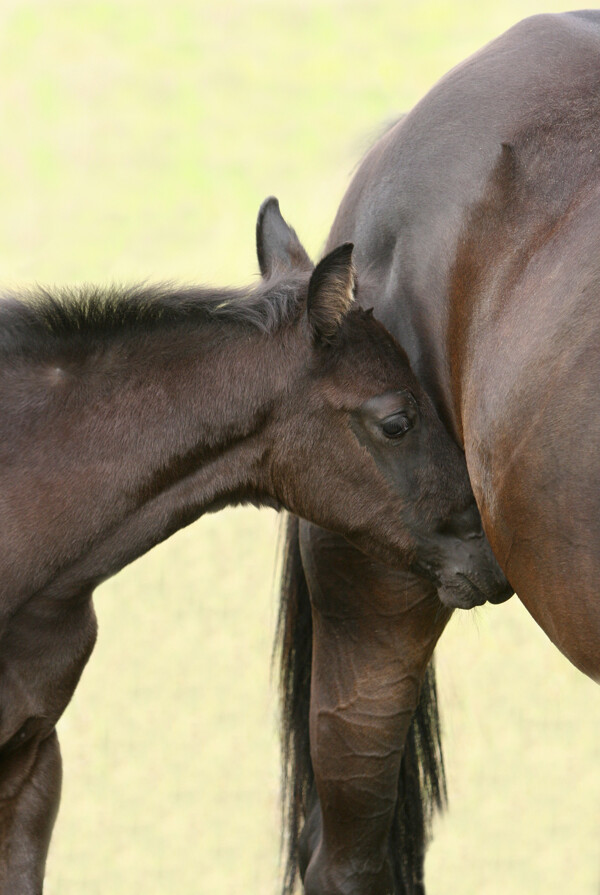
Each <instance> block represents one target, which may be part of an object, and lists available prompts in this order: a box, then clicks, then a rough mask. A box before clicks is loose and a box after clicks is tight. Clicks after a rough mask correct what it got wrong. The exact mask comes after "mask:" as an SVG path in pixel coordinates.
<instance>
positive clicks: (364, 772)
mask: <svg viewBox="0 0 600 895" xmlns="http://www.w3.org/2000/svg"><path fill="white" fill-rule="evenodd" d="M300 545H301V551H302V561H303V565H304V569H305V573H306V579H307V583H308V587H309V591H310V597H311V603H312V613H313V665H312V689H311V711H310V738H311V757H312V762H313V767H314V772H315V782H316V789H317V793H318V800H317V799H316V798H313V799H312V800H311V801H312V806H311V810H310V813H309V817H308V818H307V827H306V830H305V835H304V837H303V842H302V844H301V849H300V851H301V861H302V863H304V864H305V865H307V866H306V873H305V877H304V886H305V891H306V893H307V895H387V893H389V892H390V891H391V890H392V883H391V869H390V867H389V861H388V856H387V846H388V837H389V833H390V827H391V824H392V820H393V816H394V810H395V803H396V797H397V788H398V775H399V770H400V762H401V758H402V751H403V746H404V742H405V739H406V735H407V732H408V728H409V726H410V722H411V718H412V716H413V714H414V712H415V709H416V707H417V704H418V701H419V691H420V687H421V683H422V680H423V676H424V674H425V671H426V668H427V665H428V663H429V660H430V659H431V655H432V653H433V649H434V647H435V644H436V642H437V640H438V638H439V636H440V634H441V633H442V631H443V629H444V627H445V625H446V623H447V621H448V618H449V616H450V613H449V611H448V610H446V609H445V608H444V607H443V606H442V604H441V603H440V602H439V600H438V598H437V595H436V592H435V588H433V587H432V586H430V585H429V584H427V583H425V582H424V581H423V580H422V579H420V578H416V577H414V576H412V575H410V574H408V573H404V572H399V571H396V570H392V569H390V568H387V567H386V566H383V565H382V564H380V563H377V562H374V561H373V560H372V559H370V558H369V557H367V556H366V555H365V554H363V553H361V552H360V551H358V550H357V549H355V548H353V547H351V546H350V545H349V544H348V543H347V542H346V541H345V540H344V539H343V538H340V537H338V536H336V535H332V534H331V533H329V532H326V531H323V530H322V529H319V528H316V527H315V526H312V525H309V524H308V523H302V524H301V528H300Z"/></svg>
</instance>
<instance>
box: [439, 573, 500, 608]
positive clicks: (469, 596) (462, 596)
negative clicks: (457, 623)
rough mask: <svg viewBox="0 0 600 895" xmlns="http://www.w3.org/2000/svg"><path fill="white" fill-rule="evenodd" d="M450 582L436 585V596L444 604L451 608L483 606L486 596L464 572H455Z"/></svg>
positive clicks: (486, 599)
mask: <svg viewBox="0 0 600 895" xmlns="http://www.w3.org/2000/svg"><path fill="white" fill-rule="evenodd" d="M455 579H456V580H453V581H451V582H448V581H445V582H442V583H441V584H440V585H439V586H438V597H439V598H440V600H441V601H442V603H443V604H444V605H445V606H449V607H450V608H451V609H473V607H474V606H483V604H484V603H487V601H488V598H487V596H486V594H485V593H484V592H483V591H482V590H481V588H480V587H478V586H477V584H475V582H474V581H472V580H471V578H469V576H468V575H465V573H464V572H457V573H456V575H455Z"/></svg>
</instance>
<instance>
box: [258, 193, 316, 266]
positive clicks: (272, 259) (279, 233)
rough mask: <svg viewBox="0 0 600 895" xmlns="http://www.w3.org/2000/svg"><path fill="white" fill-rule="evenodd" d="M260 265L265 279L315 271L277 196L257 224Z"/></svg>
mask: <svg viewBox="0 0 600 895" xmlns="http://www.w3.org/2000/svg"><path fill="white" fill-rule="evenodd" d="M256 252H257V254H258V265H259V267H260V272H261V274H262V276H263V277H264V278H265V279H268V278H269V277H271V276H273V274H274V273H275V271H279V272H280V273H286V272H290V271H292V270H295V269H296V270H298V269H300V270H312V266H313V265H312V262H311V260H310V258H309V257H308V255H307V254H306V251H305V250H304V247H303V245H302V243H301V242H300V240H299V239H298V237H297V236H296V233H295V231H294V230H292V228H291V227H290V226H289V225H288V224H287V223H286V222H285V220H284V219H283V217H282V215H281V212H280V210H279V202H278V201H277V199H276V198H275V196H270V197H269V198H268V199H265V201H264V202H263V204H262V205H261V206H260V210H259V212H258V220H257V221H256Z"/></svg>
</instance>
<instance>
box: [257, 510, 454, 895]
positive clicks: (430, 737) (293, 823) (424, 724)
mask: <svg viewBox="0 0 600 895" xmlns="http://www.w3.org/2000/svg"><path fill="white" fill-rule="evenodd" d="M275 651H276V652H275V655H278V656H279V666H280V678H279V683H280V699H281V716H282V718H281V746H282V761H283V765H282V813H283V826H284V848H285V850H286V854H285V870H284V882H283V895H292V893H293V891H294V886H295V883H296V878H297V874H298V838H299V835H300V832H301V829H302V824H303V822H304V819H305V816H306V812H307V805H308V798H309V793H310V791H311V787H312V784H313V780H314V772H313V767H312V762H311V759H310V746H309V736H308V714H309V702H310V677H311V659H312V618H311V611H310V599H309V594H308V587H307V584H306V578H305V576H304V569H303V567H302V559H301V556H300V544H299V538H298V520H297V519H296V518H295V517H293V516H290V517H288V519H287V521H286V531H285V534H284V556H283V567H282V581H281V602H280V607H279V619H278V624H277V633H276V640H275ZM445 804H446V777H445V772H444V761H443V755H442V744H441V734H440V722H439V715H438V707H437V689H436V682H435V670H434V668H433V665H432V664H430V666H429V668H428V669H427V673H426V675H425V680H424V681H423V686H422V688H421V696H420V701H419V705H418V708H417V711H416V713H415V715H414V717H413V720H412V723H411V726H410V728H409V731H408V736H407V739H406V744H405V747H404V755H403V758H402V763H401V766H400V774H399V779H398V800H397V803H396V811H395V815H394V820H393V823H392V828H391V831H390V839H389V858H390V863H391V867H392V871H393V878H394V890H393V895H425V886H424V882H423V878H424V877H423V865H424V860H425V850H426V848H427V844H428V841H429V836H430V828H431V820H432V816H433V813H434V812H435V810H436V809H438V810H441V809H442V808H443V807H444V806H445Z"/></svg>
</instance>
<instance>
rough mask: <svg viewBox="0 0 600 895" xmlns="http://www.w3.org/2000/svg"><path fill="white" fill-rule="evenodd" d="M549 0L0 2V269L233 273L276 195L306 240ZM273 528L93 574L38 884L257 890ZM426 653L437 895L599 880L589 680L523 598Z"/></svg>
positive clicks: (594, 696) (532, 894) (268, 884)
mask: <svg viewBox="0 0 600 895" xmlns="http://www.w3.org/2000/svg"><path fill="white" fill-rule="evenodd" d="M559 9H560V7H559V6H558V5H557V4H555V3H552V2H547V3H544V4H542V3H539V2H527V0H525V2H519V3H517V2H515V0H508V2H505V3H504V4H494V5H490V4H483V3H476V2H474V0H458V2H455V3H452V4H448V3H441V2H433V0H424V2H416V0H408V2H404V3H402V4H399V3H397V2H395V3H394V2H391V0H374V2H366V0H361V2H351V0H350V2H342V0H337V2H336V0H322V2H312V0H290V2H287V3H284V2H274V0H237V2H226V3H221V4H220V5H217V4H210V3H208V2H206V0H199V2H193V0H171V2H170V3H168V4H158V3H154V2H150V0H129V2H128V3H126V4H121V3H117V2H114V0H113V2H97V0H77V2H75V0H37V2H35V0H30V2H26V0H4V2H3V4H2V6H1V7H0V74H1V79H0V83H1V85H2V87H1V89H0V128H1V133H2V140H1V142H0V196H1V197H2V206H1V213H0V272H1V273H0V280H1V281H2V283H3V285H5V286H14V285H19V284H22V283H30V282H32V281H41V282H44V283H52V282H57V283H64V282H77V281H83V280H94V281H101V282H107V281H126V282H129V281H131V280H138V279H150V280H152V279H160V280H164V279H177V280H185V281H201V282H215V283H218V284H220V285H225V284H229V283H242V282H247V281H248V280H249V279H250V278H251V277H252V276H254V275H255V274H254V272H255V270H256V261H255V257H254V244H253V230H254V220H255V215H256V211H257V209H258V206H259V204H260V202H261V201H262V199H263V198H264V197H265V196H267V195H269V194H271V193H274V194H276V195H278V196H279V198H280V200H281V203H282V209H283V211H284V214H285V215H286V216H287V217H288V219H289V220H290V222H291V223H293V225H294V226H295V227H296V229H297V230H298V233H299V234H300V236H301V238H302V239H303V240H304V242H305V245H306V247H307V249H308V250H309V251H310V252H311V253H312V254H313V255H316V254H318V251H319V248H320V246H321V245H322V244H323V241H324V239H325V236H326V233H327V228H328V226H329V224H330V223H331V220H332V218H333V215H334V212H335V209H336V207H337V204H338V202H339V200H340V198H341V196H342V194H343V191H344V188H345V186H346V184H347V182H348V178H349V174H350V172H351V170H352V168H353V166H354V165H355V163H356V162H357V160H358V159H359V157H360V155H361V154H362V152H363V151H364V150H365V148H366V147H367V146H368V145H369V143H370V141H371V140H372V139H373V138H374V137H375V136H376V134H377V133H378V132H379V130H380V129H381V126H382V124H383V123H385V122H386V121H388V120H390V119H391V118H393V117H394V116H396V115H398V114H399V113H401V112H403V111H406V110H407V109H409V108H410V107H411V106H412V105H413V104H414V102H415V101H416V100H417V99H418V98H419V97H420V96H421V95H423V93H424V92H425V91H426V90H427V89H428V87H429V86H431V85H432V84H433V83H434V82H435V80H436V79H437V78H438V77H440V76H441V75H442V74H443V73H444V72H445V71H446V70H447V69H448V68H450V67H451V66H452V65H454V64H455V63H457V62H459V61H460V60H461V59H463V58H464V57H465V56H466V55H468V54H469V53H470V52H473V51H474V50H476V49H477V48H478V47H479V46H481V45H482V44H483V43H485V42H486V41H487V40H490V39H492V38H493V37H495V36H496V35H497V34H499V33H500V32H501V31H502V30H504V29H505V28H506V27H508V26H509V25H511V24H512V23H513V22H515V21H517V20H518V19H520V18H522V17H523V16H524V15H527V14H531V13H534V12H542V11H558V10H559ZM276 528H277V526H276V519H275V517H274V515H273V514H272V513H270V512H268V511H265V512H260V513H259V512H256V511H254V510H236V511H228V512H225V513H222V514H220V515H219V516H216V517H207V518H206V519H204V520H201V521H200V522H199V523H198V524H196V525H195V526H192V527H191V528H189V529H187V530H185V531H183V532H181V533H180V534H179V535H177V536H176V537H174V538H172V539H171V540H170V541H169V542H168V543H167V544H164V545H161V546H160V547H159V548H157V549H156V550H154V551H153V552H152V553H151V554H149V555H148V556H147V557H145V558H144V559H142V560H140V561H139V562H137V563H135V564H134V565H133V566H131V567H130V568H128V569H126V570H125V571H124V572H123V573H121V575H119V576H118V577H117V578H116V579H114V580H112V581H110V582H108V583H107V584H105V585H104V586H103V587H102V588H100V589H99V591H98V593H97V599H96V606H97V610H98V615H99V621H100V638H99V643H98V647H97V649H96V652H95V654H94V656H93V657H92V660H91V662H90V665H89V667H88V669H87V670H86V672H85V674H84V677H83V680H82V683H81V685H80V687H79V690H78V692H77V694H76V697H75V699H74V701H73V703H72V705H71V706H70V708H69V709H68V711H67V713H66V714H65V717H64V719H63V720H62V721H61V724H60V736H61V742H62V747H63V755H64V762H65V784H64V790H63V804H62V808H61V813H60V816H59V821H58V824H57V829H56V834H55V838H54V842H53V845H52V850H51V855H50V861H49V867H48V880H47V889H46V890H47V892H48V893H49V895H75V893H81V892H85V893H86V895H96V893H98V895H99V893H102V895H104V893H111V895H124V893H131V892H140V891H143V892H144V893H145V895H158V893H169V895H170V893H177V895H192V893H194V895H197V893H200V895H204V893H207V895H208V893H211V895H233V893H238V892H240V891H246V892H252V893H254V895H263V893H264V895H271V893H274V892H276V891H277V886H278V864H277V848H278V840H279V819H278V810H277V791H278V764H277V736H276V711H275V708H276V706H275V703H276V700H275V697H274V687H273V686H272V685H271V684H270V681H269V660H270V642H271V636H272V631H273V627H274V620H275V615H276V597H275V586H274V568H275V543H276ZM438 665H439V677H440V687H441V691H442V701H443V702H442V705H443V712H444V718H445V727H446V742H447V762H448V770H449V777H450V791H451V807H450V812H449V814H448V815H447V816H446V817H445V818H443V819H442V820H440V821H439V822H438V824H437V827H436V838H435V841H434V845H433V846H432V849H431V852H430V857H429V861H428V871H427V878H428V886H429V888H428V892H429V893H430V895H445V893H448V892H463V893H466V895H471V893H478V895H500V893H503V895H504V893H506V892H514V893H524V895H537V893H544V895H559V893H560V895H563V893H565V892H576V893H588V892H589V893H592V892H597V891H598V888H597V887H598V884H599V881H600V854H599V848H598V842H599V838H600V837H599V834H600V811H599V808H598V806H599V805H600V754H599V753H600V746H599V737H598V733H599V730H600V705H599V699H598V691H597V688H596V687H594V685H592V684H591V683H590V682H589V681H587V680H585V679H584V678H582V677H581V676H580V675H579V674H578V673H577V672H575V671H574V669H572V668H571V667H570V666H569V665H568V664H567V662H566V661H565V660H564V659H563V658H562V657H561V656H560V655H559V654H558V653H557V652H556V651H555V650H554V648H553V647H551V646H550V644H549V643H548V642H547V641H546V639H545V637H544V635H543V634H542V633H541V632H540V631H539V629H537V627H536V626H535V624H534V623H533V622H532V621H531V619H529V617H528V616H527V615H526V613H525V612H524V611H523V609H522V608H521V606H520V604H518V602H517V601H516V600H514V601H512V602H511V603H510V604H508V605H506V606H503V607H498V608H489V609H485V610H480V611H479V612H477V613H476V614H475V613H470V614H468V615H457V616H456V618H455V619H454V620H453V622H452V623H451V625H450V628H449V630H448V631H447V633H446V634H445V636H444V638H443V640H442V644H441V646H440V649H439V657H438Z"/></svg>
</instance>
